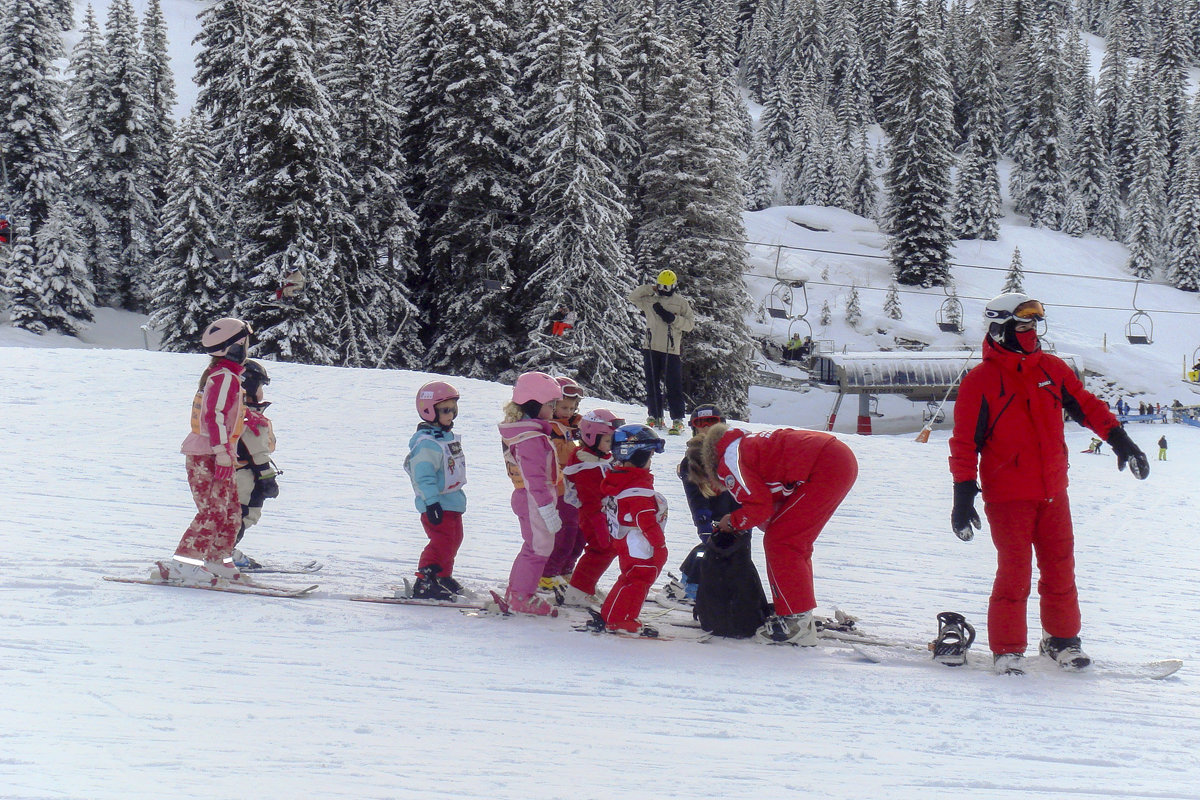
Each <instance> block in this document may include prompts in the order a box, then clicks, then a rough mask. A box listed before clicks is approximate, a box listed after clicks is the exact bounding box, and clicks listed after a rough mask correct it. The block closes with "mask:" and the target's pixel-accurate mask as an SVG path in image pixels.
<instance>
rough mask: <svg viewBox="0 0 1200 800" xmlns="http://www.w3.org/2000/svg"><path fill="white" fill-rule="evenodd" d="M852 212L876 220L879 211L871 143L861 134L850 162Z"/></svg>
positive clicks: (864, 133) (865, 135)
mask: <svg viewBox="0 0 1200 800" xmlns="http://www.w3.org/2000/svg"><path fill="white" fill-rule="evenodd" d="M850 169H851V176H850V210H851V211H853V212H854V213H855V214H858V215H859V216H860V217H865V218H866V219H874V217H875V212H876V210H877V209H878V200H877V199H876V191H877V190H876V185H875V170H874V169H873V168H872V166H871V143H870V142H869V141H867V134H866V132H865V131H863V132H860V133H859V136H858V143H857V144H856V145H855V147H854V150H853V153H852V157H851V161H850Z"/></svg>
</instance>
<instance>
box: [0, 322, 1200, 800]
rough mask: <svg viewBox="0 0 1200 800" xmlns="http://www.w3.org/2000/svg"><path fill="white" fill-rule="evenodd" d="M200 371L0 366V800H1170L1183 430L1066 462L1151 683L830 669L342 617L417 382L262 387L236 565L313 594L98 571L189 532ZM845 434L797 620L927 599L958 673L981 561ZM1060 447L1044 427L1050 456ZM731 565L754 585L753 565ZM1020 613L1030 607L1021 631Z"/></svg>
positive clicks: (466, 387)
mask: <svg viewBox="0 0 1200 800" xmlns="http://www.w3.org/2000/svg"><path fill="white" fill-rule="evenodd" d="M3 334H4V335H3V337H0V341H2V342H3V343H6V344H9V345H12V344H15V343H16V342H15V341H14V340H19V341H20V342H21V343H27V342H26V337H25V336H24V335H23V334H19V333H18V332H14V331H12V329H7V328H6V329H3ZM204 363H205V359H204V358H203V357H202V356H199V355H174V354H165V353H157V352H150V351H145V350H131V349H95V348H81V349H68V348H62V347H46V348H35V347H24V346H6V347H0V369H2V371H3V374H4V376H5V379H6V391H5V392H4V395H3V397H2V398H0V418H2V419H3V420H4V424H5V427H6V429H7V430H8V431H9V435H8V437H7V442H8V443H9V446H8V447H6V448H4V451H3V455H2V456H0V496H3V497H4V498H5V507H6V509H7V512H6V513H5V514H4V515H3V518H2V519H0V547H2V548H3V551H4V552H5V554H6V559H5V563H6V564H7V567H8V568H7V569H6V570H5V571H4V574H3V576H2V577H0V598H2V599H0V614H2V615H3V619H4V622H5V636H4V637H3V640H2V642H0V645H2V647H3V649H4V657H3V659H2V660H0V664H2V669H3V685H4V700H3V702H2V703H0V738H2V739H3V745H2V746H0V753H2V755H0V797H2V798H5V800H15V799H16V798H38V799H39V800H40V799H42V798H46V799H47V800H49V799H50V798H55V799H56V800H57V799H58V798H88V800H102V799H103V798H122V800H130V799H131V798H152V797H153V798H162V797H172V798H211V797H221V796H224V797H261V798H293V797H321V798H354V799H355V800H362V799H363V798H381V799H382V798H409V797H412V798H417V797H422V798H427V797H469V798H528V797H531V796H536V797H542V798H570V800H582V799H583V798H613V797H629V798H634V797H668V796H679V795H682V794H686V795H704V796H710V797H785V796H814V797H828V798H861V797H871V796H876V795H878V793H880V792H881V791H887V792H888V793H889V795H890V796H892V797H914V798H916V797H928V796H930V795H931V794H934V795H937V794H943V793H954V794H961V795H963V796H969V797H971V798H1013V797H1048V796H1054V795H1059V794H1062V795H1068V796H1072V797H1079V798H1092V797H1095V798H1101V797H1103V798H1111V797H1155V798H1188V797H1197V796H1198V795H1197V794H1196V786H1197V785H1198V782H1200V755H1198V754H1200V699H1198V695H1197V692H1196V686H1195V680H1196V679H1195V677H1194V674H1195V673H1194V669H1195V667H1194V665H1195V663H1196V662H1197V659H1198V658H1200V624H1198V623H1197V621H1196V619H1197V618H1196V615H1195V613H1194V612H1195V609H1196V607H1197V605H1198V604H1200V590H1198V589H1197V587H1196V580H1195V576H1196V566H1197V564H1196V548H1195V537H1194V532H1195V524H1194V522H1192V519H1191V518H1192V516H1193V515H1192V514H1191V512H1190V511H1189V506H1188V499H1189V498H1190V497H1192V496H1193V494H1194V492H1193V489H1194V480H1195V475H1196V470H1197V467H1198V466H1200V430H1198V429H1196V428H1191V427H1188V426H1184V425H1161V424H1157V425H1148V424H1147V425H1138V424H1131V425H1130V429H1131V435H1132V437H1133V439H1134V440H1135V441H1136V442H1138V443H1139V444H1140V445H1141V446H1142V447H1143V448H1144V449H1146V450H1147V452H1148V453H1150V455H1151V458H1152V461H1151V466H1152V470H1153V471H1152V474H1151V476H1150V478H1149V480H1147V481H1145V482H1140V481H1136V480H1134V479H1133V478H1132V477H1131V476H1130V475H1129V473H1128V472H1124V473H1119V472H1117V470H1116V467H1115V463H1114V459H1113V457H1112V456H1111V454H1107V448H1106V454H1105V455H1102V456H1093V455H1086V454H1077V455H1073V459H1072V460H1073V468H1072V479H1073V485H1072V489H1071V497H1072V503H1073V506H1074V516H1075V522H1076V532H1077V539H1078V552H1077V555H1078V562H1079V566H1078V573H1079V586H1080V593H1081V600H1082V605H1083V614H1084V631H1083V636H1084V643H1085V645H1086V646H1087V649H1088V650H1089V652H1090V653H1091V654H1092V655H1093V656H1094V657H1095V658H1097V659H1098V660H1099V661H1101V662H1104V661H1106V660H1107V661H1111V662H1140V661H1145V660H1150V659H1157V658H1163V657H1178V658H1183V659H1185V660H1186V661H1187V662H1188V663H1187V664H1186V665H1185V667H1184V669H1183V670H1182V671H1181V672H1180V673H1178V674H1177V675H1176V676H1174V677H1172V678H1169V679H1167V680H1164V681H1157V682H1156V681H1131V680H1122V679H1116V678H1113V677H1111V676H1106V675H1105V674H1104V672H1103V671H1096V672H1093V673H1091V674H1079V675H1069V674H1057V673H1054V672H1038V673H1037V674H1032V675H1029V676H1027V677H1025V678H1021V679H1014V678H1001V677H996V676H993V675H991V674H988V673H984V672H976V671H955V670H953V669H950V668H945V667H937V666H934V665H932V664H931V665H928V666H925V665H917V666H914V665H904V664H882V665H873V664H869V663H867V662H865V661H863V660H861V659H859V658H858V657H856V656H855V655H854V654H853V653H852V652H851V651H848V650H845V649H839V648H835V647H819V648H816V649H812V650H810V649H798V648H790V647H784V648H775V647H766V646H762V645H757V644H753V643H749V642H744V641H728V640H717V641H714V642H711V643H708V644H697V643H694V642H691V641H682V640H676V641H672V642H644V641H630V640H627V639H620V638H617V637H608V636H596V635H591V634H584V633H577V632H574V631H572V630H571V626H570V622H569V621H568V620H564V619H531V618H498V617H468V616H465V615H463V614H462V613H460V612H458V611H455V610H450V609H424V608H414V607H410V606H384V605H373V604H365V603H353V602H348V600H347V598H348V597H350V596H351V595H357V594H363V593H367V594H384V593H387V592H388V591H389V587H392V586H395V585H397V584H398V583H399V582H400V581H401V579H402V578H403V577H406V576H409V575H411V572H412V570H413V568H414V566H415V564H416V558H417V555H418V553H419V551H420V549H421V547H422V546H423V543H424V536H423V534H422V533H421V530H420V527H419V523H418V520H417V515H416V512H415V511H414V510H413V505H412V496H411V489H410V487H409V485H408V481H407V478H406V476H405V474H404V472H403V469H402V462H403V458H404V455H405V443H406V441H407V438H408V436H409V434H410V432H411V430H412V428H413V426H414V425H415V423H416V418H415V412H414V410H413V396H414V392H415V390H416V388H417V387H418V386H419V385H420V384H421V383H423V382H424V381H426V380H428V379H429V378H430V377H431V376H430V375H428V374H423V373H412V372H398V371H392V372H388V371H363V370H348V369H337V368H329V367H303V366H297V365H290V364H270V365H269V369H270V371H271V377H272V382H271V385H270V386H269V387H268V398H269V399H271V400H273V401H274V405H273V406H272V407H271V409H270V411H269V413H270V416H271V417H272V418H273V420H274V422H275V427H276V431H277V433H278V435H279V449H278V451H277V453H276V456H277V458H276V460H277V462H278V464H279V466H280V467H282V468H283V470H284V474H283V476H282V477H281V478H280V485H281V488H282V492H281V494H280V497H279V498H278V499H277V500H271V501H268V504H267V506H266V510H265V513H264V515H263V520H262V522H261V524H260V525H259V526H258V527H255V528H252V529H251V530H250V532H249V533H248V534H247V538H246V539H245V540H244V542H243V544H244V549H245V550H246V551H247V552H249V553H251V554H252V555H254V556H256V557H258V558H260V559H262V560H265V561H269V562H274V563H283V564H288V563H294V562H299V561H306V560H309V559H317V560H319V561H321V562H323V563H324V564H325V567H324V569H323V570H322V571H321V572H320V573H318V574H317V575H315V576H276V577H275V581H274V582H275V583H288V584H302V583H307V582H310V581H309V580H308V579H309V578H314V579H315V580H316V581H317V582H319V583H320V584H321V586H320V589H319V590H318V591H317V592H316V593H315V594H314V595H313V596H311V597H309V598H306V599H300V600H286V599H274V598H258V597H240V596H234V595H228V594H220V593H215V592H200V591H193V590H186V589H176V588H157V587H146V586H129V585H122V584H115V583H108V582H104V581H102V580H101V578H102V577H103V576H105V575H124V576H137V575H141V574H143V573H144V572H145V571H146V569H147V568H148V567H149V566H150V564H151V563H152V562H153V561H154V560H155V559H157V558H163V557H166V556H169V555H170V553H171V552H172V550H173V548H174V547H175V544H176V542H177V540H178V537H179V535H180V534H181V533H182V531H183V528H184V527H185V526H186V525H187V523H188V521H189V519H190V518H191V514H192V512H193V509H192V506H191V499H190V496H189V493H188V489H187V485H186V481H185V479H184V472H183V459H182V456H180V455H178V452H177V451H178V444H179V441H180V440H182V438H183V435H184V433H185V432H186V431H185V429H186V426H187V416H188V409H189V404H190V400H191V394H192V392H193V391H194V386H195V381H196V378H197V376H198V374H199V372H200V371H201V369H202V368H203V366H204ZM451 380H452V381H453V382H454V383H455V384H456V385H457V386H458V387H459V388H460V390H461V391H462V393H463V397H462V401H461V409H462V413H461V416H460V418H459V420H458V422H457V428H458V429H459V430H460V431H461V432H462V434H463V437H464V443H465V447H466V454H467V459H468V464H469V465H470V466H469V469H470V472H469V485H468V487H467V494H468V498H469V501H468V512H467V516H466V522H467V529H468V533H467V538H466V541H465V543H464V545H463V547H462V550H461V555H460V559H459V563H458V567H457V569H456V570H455V574H456V576H457V577H458V578H459V579H460V580H462V581H463V582H465V583H467V584H469V585H471V586H474V587H476V588H484V587H496V588H500V587H502V586H503V585H504V582H505V578H506V576H507V572H508V569H509V566H510V564H511V562H512V559H513V557H514V556H515V554H516V552H517V549H518V546H519V543H520V537H519V533H518V530H517V526H516V520H515V517H514V516H513V514H512V512H511V511H510V509H509V505H508V496H509V492H510V490H511V485H510V484H509V482H508V480H507V478H506V477H505V473H504V468H503V465H502V463H501V460H500V457H499V439H498V436H497V433H496V429H495V423H496V422H497V421H498V419H499V417H500V407H501V405H502V403H503V401H504V400H505V399H506V397H507V388H506V387H504V386H501V385H498V384H492V383H486V382H481V381H474V380H465V379H459V378H451ZM798 397H803V396H798ZM595 405H597V403H595V402H593V401H590V400H585V402H584V406H583V407H584V408H589V407H593V406H595ZM614 410H619V411H621V412H623V413H625V414H626V415H628V417H629V418H631V419H637V418H638V417H640V415H641V414H642V413H644V412H643V410H642V409H640V408H638V407H634V406H616V407H615V408H614ZM796 416H797V419H796V420H795V424H800V425H810V426H814V427H815V426H817V425H818V423H819V418H814V416H813V415H812V414H811V413H810V414H808V415H806V414H805V413H804V412H803V411H802V410H801V409H798V410H797V411H796ZM746 427H748V428H750V429H754V430H759V429H763V428H764V427H766V426H764V425H761V424H748V425H747V426H746ZM1164 433H1165V434H1166V435H1167V438H1168V440H1169V442H1170V451H1169V452H1170V460H1169V461H1166V462H1159V461H1155V460H1153V458H1154V456H1155V454H1156V450H1155V449H1154V448H1153V444H1154V442H1155V440H1157V438H1158V437H1159V436H1160V435H1162V434H1164ZM844 438H845V440H846V441H847V442H848V443H849V444H850V445H851V446H852V447H853V449H854V451H855V453H856V454H857V456H858V459H859V462H860V467H861V473H860V477H859V481H858V484H857V486H856V487H855V489H854V491H853V492H852V493H851V495H850V496H849V498H848V499H847V501H846V503H845V504H844V505H843V507H842V509H841V511H840V512H839V513H838V514H837V515H836V516H835V517H834V518H833V520H832V522H831V523H830V525H829V526H828V528H827V529H826V530H825V532H824V534H823V535H822V537H821V538H820V540H819V541H818V543H817V551H816V571H817V594H818V598H819V601H820V603H821V607H820V610H821V611H823V612H826V613H828V612H830V611H832V609H833V608H834V607H840V608H842V609H844V610H846V611H849V612H851V613H853V614H856V615H858V616H860V617H861V619H862V623H861V624H862V626H863V627H864V628H865V629H867V630H869V631H871V632H873V633H878V634H882V635H886V636H893V637H902V638H905V639H909V640H913V641H924V640H927V639H929V638H932V635H933V633H934V631H935V627H936V624H935V616H936V614H937V613H938V612H939V611H944V610H955V611H959V612H961V613H963V614H965V615H966V616H967V618H968V619H969V620H971V621H972V622H973V623H974V624H975V625H976V626H977V627H978V628H979V632H980V641H979V642H978V643H977V645H976V648H977V649H980V650H981V651H986V645H985V643H984V642H985V641H986V624H985V622H986V620H985V610H986V605H987V595H988V591H989V587H990V581H991V577H992V569H993V558H994V556H993V549H992V547H991V544H990V543H989V541H988V539H987V537H986V536H980V537H977V538H976V540H975V541H974V542H971V543H967V544H964V543H962V542H960V541H958V540H957V539H956V538H955V537H954V535H953V534H952V533H951V532H950V530H949V524H948V514H949V507H950V479H949V475H948V473H947V468H946V454H947V447H946V434H945V433H944V432H940V431H939V432H935V433H934V436H933V438H932V439H931V441H930V442H929V443H928V444H919V443H917V442H915V441H914V440H913V436H912V434H911V432H910V433H908V434H905V435H894V436H873V437H864V436H852V435H848V436H845V437H844ZM1089 438H1090V433H1089V432H1087V431H1084V430H1082V429H1080V428H1077V427H1076V426H1074V425H1071V426H1069V433H1068V443H1069V444H1070V445H1071V447H1072V449H1073V450H1074V451H1081V450H1083V449H1084V448H1085V447H1086V446H1087V442H1088V441H1089ZM682 448H683V441H682V438H675V437H672V438H671V440H670V441H669V447H668V452H667V453H666V454H664V455H662V456H658V457H656V458H655V462H654V470H655V473H656V475H657V478H658V486H659V488H660V489H661V490H662V491H663V492H664V494H666V496H667V498H668V501H669V503H670V506H671V517H670V520H669V522H668V524H667V538H668V545H669V547H670V550H671V557H670V560H669V561H668V567H669V568H670V569H671V570H675V571H677V570H678V565H679V562H680V561H681V560H682V558H683V556H684V555H685V554H686V553H687V551H688V550H689V549H690V548H691V547H692V545H693V544H694V542H695V534H694V532H693V529H692V526H691V525H690V524H689V520H688V515H687V512H686V506H685V502H684V499H683V494H682V491H681V488H680V484H679V481H678V480H677V479H676V478H675V477H674V465H675V464H676V463H677V462H678V461H679V459H680V457H681V453H682ZM756 557H757V558H758V559H759V560H760V569H762V564H761V548H760V547H759V546H758V544H757V543H756ZM613 577H614V575H613V573H611V572H610V574H609V575H608V576H606V581H605V583H608V582H610V581H611V580H612V578H613ZM1036 607H1037V604H1036V595H1035V597H1034V599H1033V601H1032V602H1031V606H1030V608H1031V616H1030V625H1031V637H1033V636H1035V635H1036V633H1034V631H1036V629H1037V628H1036V625H1037V621H1036ZM657 613H660V610H658V609H657V608H656V607H651V606H648V607H647V618H651V617H653V615H654V614H657Z"/></svg>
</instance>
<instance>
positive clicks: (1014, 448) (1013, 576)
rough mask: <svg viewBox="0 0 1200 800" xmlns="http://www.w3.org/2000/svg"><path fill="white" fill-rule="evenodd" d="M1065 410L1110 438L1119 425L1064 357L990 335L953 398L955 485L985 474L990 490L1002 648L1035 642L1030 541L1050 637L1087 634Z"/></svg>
mask: <svg viewBox="0 0 1200 800" xmlns="http://www.w3.org/2000/svg"><path fill="white" fill-rule="evenodd" d="M1064 412H1066V413H1067V414H1068V415H1070V417H1071V418H1072V419H1074V420H1075V421H1076V422H1078V423H1079V424H1081V425H1085V426H1087V427H1088V428H1091V429H1092V430H1093V431H1095V432H1096V433H1097V434H1099V435H1100V436H1101V437H1102V438H1104V439H1106V440H1107V439H1108V435H1109V433H1111V432H1112V430H1113V428H1115V427H1117V426H1118V424H1119V423H1118V422H1117V419H1116V417H1114V416H1113V415H1112V413H1111V412H1110V411H1109V410H1108V406H1107V405H1105V403H1104V402H1103V401H1101V400H1099V399H1098V398H1097V397H1095V396H1094V395H1093V394H1091V393H1090V392H1088V391H1087V390H1086V389H1084V388H1083V383H1082V382H1081V381H1080V380H1079V378H1078V377H1076V375H1075V372H1074V371H1073V370H1072V369H1071V368H1070V367H1069V366H1067V364H1066V363H1065V362H1063V360H1062V359H1060V358H1058V357H1057V356H1054V355H1051V354H1049V353H1043V352H1040V351H1039V352H1036V353H1031V354H1023V353H1015V352H1012V351H1010V350H1006V349H1004V348H1002V347H1000V346H999V345H997V344H996V343H995V342H994V341H992V339H991V337H988V338H986V339H984V342H983V363H981V364H980V365H979V366H977V367H975V368H974V369H972V370H971V371H970V372H968V373H967V375H966V377H965V378H963V381H962V385H961V386H960V387H959V392H958V400H957V401H956V403H955V405H954V434H953V435H952V436H951V437H950V472H951V474H952V475H953V477H954V481H955V482H956V483H957V482H958V481H970V480H975V478H976V475H977V474H978V477H979V483H980V486H981V488H982V491H983V500H984V513H985V514H986V515H987V518H988V523H989V525H990V527H991V532H992V542H993V543H994V544H995V546H996V562H997V566H996V579H995V582H994V583H993V584H992V595H991V598H990V600H989V602H988V644H989V646H990V647H991V650H992V652H993V653H1022V652H1024V651H1025V648H1026V646H1027V636H1028V631H1027V626H1026V604H1027V602H1028V600H1029V589H1030V586H1029V584H1030V579H1031V578H1032V573H1033V566H1032V557H1031V552H1030V550H1031V548H1032V550H1033V552H1034V553H1036V554H1037V562H1038V572H1039V575H1040V577H1039V580H1038V595H1039V596H1040V611H1041V621H1042V627H1043V628H1044V629H1045V631H1046V632H1047V633H1049V634H1050V635H1051V636H1060V637H1072V636H1077V635H1078V634H1079V629H1080V616H1079V596H1078V592H1077V590H1076V588H1075V552H1074V548H1075V541H1074V534H1073V532H1072V529H1071V509H1070V504H1069V502H1068V500H1067V444H1066V441H1065V439H1064V437H1063V413H1064Z"/></svg>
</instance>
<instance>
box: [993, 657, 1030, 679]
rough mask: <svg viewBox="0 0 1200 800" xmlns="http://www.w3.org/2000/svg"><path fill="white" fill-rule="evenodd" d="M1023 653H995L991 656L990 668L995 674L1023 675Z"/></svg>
mask: <svg viewBox="0 0 1200 800" xmlns="http://www.w3.org/2000/svg"><path fill="white" fill-rule="evenodd" d="M1024 664H1025V654H1024V653H996V654H995V655H994V656H992V669H994V670H995V671H996V674H997V675H1024V674H1025V666H1024Z"/></svg>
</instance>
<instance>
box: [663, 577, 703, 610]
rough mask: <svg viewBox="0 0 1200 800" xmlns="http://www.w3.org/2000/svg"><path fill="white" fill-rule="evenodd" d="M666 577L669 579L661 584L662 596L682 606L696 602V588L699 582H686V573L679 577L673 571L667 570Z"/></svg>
mask: <svg viewBox="0 0 1200 800" xmlns="http://www.w3.org/2000/svg"><path fill="white" fill-rule="evenodd" d="M667 577H668V578H670V580H668V581H667V582H666V583H664V584H663V587H662V594H663V597H665V598H666V599H668V600H670V601H672V602H673V603H677V604H679V605H682V606H691V605H695V604H696V590H697V589H698V588H699V584H694V583H688V580H687V576H686V575H684V576H683V578H682V579H680V578H678V577H676V576H675V573H673V572H668V573H667Z"/></svg>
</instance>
